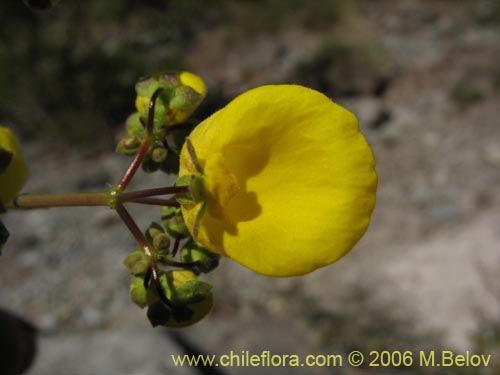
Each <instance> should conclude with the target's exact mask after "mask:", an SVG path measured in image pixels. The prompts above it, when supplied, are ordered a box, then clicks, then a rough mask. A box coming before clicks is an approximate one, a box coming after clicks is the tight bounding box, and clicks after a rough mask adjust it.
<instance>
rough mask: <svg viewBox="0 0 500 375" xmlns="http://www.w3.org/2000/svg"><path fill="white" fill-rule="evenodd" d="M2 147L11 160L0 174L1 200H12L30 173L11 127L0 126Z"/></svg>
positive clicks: (0, 147)
mask: <svg viewBox="0 0 500 375" xmlns="http://www.w3.org/2000/svg"><path fill="white" fill-rule="evenodd" d="M0 149H2V150H3V152H4V153H5V154H6V155H8V158H10V162H9V163H8V166H7V169H5V170H4V171H3V173H1V174H0V202H2V203H3V204H6V203H7V202H10V201H12V200H13V199H14V198H15V197H16V195H17V194H18V193H19V191H20V190H21V189H22V187H23V185H24V182H25V181H26V177H27V175H28V167H27V166H26V163H25V162H24V159H23V156H22V154H21V150H20V148H19V144H18V142H17V139H16V137H15V136H14V134H13V133H12V132H11V131H10V129H8V128H5V127H2V126H0Z"/></svg>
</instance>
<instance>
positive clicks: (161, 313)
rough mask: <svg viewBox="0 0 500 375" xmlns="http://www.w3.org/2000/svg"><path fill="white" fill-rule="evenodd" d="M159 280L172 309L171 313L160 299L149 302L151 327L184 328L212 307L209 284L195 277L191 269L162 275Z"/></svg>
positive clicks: (196, 320)
mask: <svg viewBox="0 0 500 375" xmlns="http://www.w3.org/2000/svg"><path fill="white" fill-rule="evenodd" d="M160 280H161V283H162V287H163V288H164V290H165V294H166V296H167V298H168V299H169V300H170V301H172V303H173V304H174V309H173V311H172V312H170V310H169V309H168V308H166V307H165V306H164V305H163V304H162V303H161V302H156V303H154V304H152V305H151V306H150V307H149V309H148V318H149V320H150V322H151V324H152V325H153V326H157V325H164V326H167V327H174V328H175V327H187V326H189V325H192V324H194V323H196V322H198V321H199V320H201V319H202V318H203V317H205V316H206V315H207V314H208V312H209V311H210V309H211V308H212V304H213V296H212V292H211V289H212V288H211V286H210V285H209V284H207V283H204V282H202V281H199V280H197V279H196V276H195V274H194V273H193V272H191V271H188V270H173V271H169V272H167V273H166V274H163V275H161V277H160Z"/></svg>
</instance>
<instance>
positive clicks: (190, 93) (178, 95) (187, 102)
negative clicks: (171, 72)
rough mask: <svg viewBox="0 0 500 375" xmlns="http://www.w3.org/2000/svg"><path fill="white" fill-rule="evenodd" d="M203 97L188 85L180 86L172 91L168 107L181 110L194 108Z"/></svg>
mask: <svg viewBox="0 0 500 375" xmlns="http://www.w3.org/2000/svg"><path fill="white" fill-rule="evenodd" d="M202 99H203V96H202V95H200V94H199V93H197V92H196V91H194V90H193V89H192V88H191V87H189V86H180V87H178V88H176V89H175V91H174V92H173V95H172V98H171V99H170V107H171V108H173V109H181V110H194V108H196V107H197V106H198V104H199V103H200V102H201V100H202Z"/></svg>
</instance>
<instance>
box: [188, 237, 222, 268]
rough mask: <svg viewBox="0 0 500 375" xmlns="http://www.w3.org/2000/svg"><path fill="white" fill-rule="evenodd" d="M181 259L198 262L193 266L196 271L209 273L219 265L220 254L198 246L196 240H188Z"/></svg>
mask: <svg viewBox="0 0 500 375" xmlns="http://www.w3.org/2000/svg"><path fill="white" fill-rule="evenodd" d="M181 259H182V261H184V262H198V264H199V265H197V266H196V267H193V268H191V270H192V271H193V272H194V273H196V274H200V273H208V272H210V271H212V270H213V269H214V268H216V267H217V266H218V265H219V259H220V255H219V254H215V253H212V252H211V251H209V250H207V249H205V248H203V247H200V246H198V245H197V244H196V243H195V242H194V241H192V240H190V241H188V242H187V243H186V244H185V245H184V247H183V248H182V250H181Z"/></svg>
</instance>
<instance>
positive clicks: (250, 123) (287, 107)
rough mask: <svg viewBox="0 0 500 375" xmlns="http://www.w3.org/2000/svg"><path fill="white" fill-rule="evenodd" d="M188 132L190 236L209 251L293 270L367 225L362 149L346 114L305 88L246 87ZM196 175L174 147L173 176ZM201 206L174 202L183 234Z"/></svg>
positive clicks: (343, 249) (302, 269)
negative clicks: (196, 192) (195, 179)
mask: <svg viewBox="0 0 500 375" xmlns="http://www.w3.org/2000/svg"><path fill="white" fill-rule="evenodd" d="M189 139H190V140H191V143H192V145H193V147H194V149H195V150H196V154H197V158H198V161H199V163H200V165H201V167H202V169H203V175H204V176H203V178H204V180H205V185H206V189H207V196H208V200H207V202H206V205H207V206H206V210H205V212H204V214H203V216H202V219H201V221H200V223H199V232H198V237H197V238H196V240H197V241H198V242H199V243H200V244H201V245H202V246H204V247H206V248H208V249H210V250H212V251H214V252H217V253H219V254H221V255H225V256H227V257H229V258H232V259H234V260H235V261H237V262H238V263H240V264H242V265H244V266H246V267H248V268H250V269H252V270H254V271H256V272H259V273H262V274H265V275H271V276H294V275H302V274H306V273H308V272H311V271H313V270H315V269H317V268H319V267H323V266H326V265H328V264H330V263H332V262H335V261H336V260H338V259H339V258H341V257H342V256H343V255H345V254H346V253H347V252H348V251H349V250H351V249H352V247H353V246H354V245H355V244H356V243H357V242H358V241H359V239H360V238H361V237H362V236H363V234H364V233H365V231H366V229H367V228H368V225H369V222H370V216H371V213H372V211H373V209H374V206H375V199H376V188H377V174H376V170H375V160H374V157H373V154H372V151H371V149H370V147H369V145H368V144H367V142H366V140H365V138H364V137H363V135H362V134H361V132H360V131H359V125H358V121H357V119H356V117H355V116H354V115H353V114H352V113H351V112H349V111H348V110H346V109H344V108H343V107H341V106H339V105H337V104H335V103H334V102H332V101H331V100H330V99H329V98H327V97H326V96H324V95H323V94H321V93H319V92H317V91H315V90H312V89H308V88H305V87H302V86H297V85H271V86H262V87H259V88H256V89H253V90H250V91H248V92H246V93H244V94H242V95H240V96H239V97H237V98H236V99H234V100H233V101H232V102H231V103H229V104H228V105H227V106H226V107H225V108H223V109H222V110H220V111H218V112H216V113H215V114H214V115H212V116H211V117H209V118H208V119H206V120H205V121H203V122H202V123H201V124H200V125H198V126H197V127H196V128H195V129H194V131H193V132H192V133H191V135H190V136H189ZM196 173H197V172H196V170H195V168H194V166H193V163H192V160H191V159H190V156H189V155H188V152H187V150H186V147H184V148H183V150H182V153H181V165H180V172H179V175H180V176H182V175H184V174H196ZM235 185H237V186H235ZM201 206H202V204H201V203H198V204H196V205H184V206H183V207H182V213H183V215H184V220H185V222H186V225H187V226H188V228H189V229H190V231H191V233H193V227H194V224H195V221H196V217H197V214H198V211H199V210H200V209H201Z"/></svg>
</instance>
